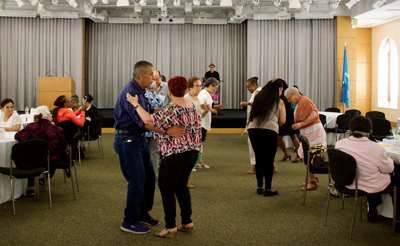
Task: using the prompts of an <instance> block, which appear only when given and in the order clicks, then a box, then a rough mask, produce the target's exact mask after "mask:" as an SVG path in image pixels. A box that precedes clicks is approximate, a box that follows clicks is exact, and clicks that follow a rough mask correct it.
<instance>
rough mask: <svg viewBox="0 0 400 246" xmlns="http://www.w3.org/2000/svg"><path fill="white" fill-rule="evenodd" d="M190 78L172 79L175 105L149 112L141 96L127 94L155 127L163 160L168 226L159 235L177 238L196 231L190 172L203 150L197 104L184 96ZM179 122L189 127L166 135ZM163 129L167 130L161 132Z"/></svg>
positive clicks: (161, 182)
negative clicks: (179, 218) (177, 135)
mask: <svg viewBox="0 0 400 246" xmlns="http://www.w3.org/2000/svg"><path fill="white" fill-rule="evenodd" d="M187 86H188V84H187V82H186V79H185V78H184V77H182V76H175V77H173V78H171V79H170V80H169V81H168V96H169V98H171V100H172V102H173V105H172V106H167V107H166V108H163V109H162V110H161V111H159V112H156V113H154V114H151V115H150V114H149V113H147V111H146V110H145V109H143V108H142V107H141V106H140V104H139V103H138V97H137V95H135V96H131V95H129V94H127V100H128V101H129V102H130V103H131V104H132V105H133V107H134V108H135V109H136V111H137V113H138V114H139V116H140V118H141V119H142V120H143V122H144V123H145V124H146V128H147V129H149V130H154V133H155V136H156V140H157V144H158V149H159V150H160V152H161V155H162V160H161V165H160V173H159V177H158V186H159V187H160V192H161V196H162V201H163V206H164V214H165V229H163V230H162V231H160V232H159V233H157V234H156V236H159V237H175V234H176V232H177V231H183V232H192V230H193V223H192V220H191V214H192V205H191V200H190V193H189V189H188V187H187V182H188V180H189V176H190V173H191V172H192V169H193V166H194V164H195V163H196V161H197V158H198V155H199V152H200V150H201V124H200V119H199V114H198V112H197V110H196V106H194V105H193V103H191V102H189V101H187V100H185V99H184V97H183V96H184V95H185V91H186V89H187ZM174 125H179V126H181V128H184V129H185V130H186V132H185V134H184V135H183V137H181V138H173V137H170V136H168V135H166V130H167V129H169V128H171V127H173V126H174ZM159 129H160V130H162V131H165V133H160V132H159ZM175 195H176V198H177V199H178V202H179V207H180V209H181V216H182V224H181V225H180V226H178V227H176V224H175V217H176V201H175Z"/></svg>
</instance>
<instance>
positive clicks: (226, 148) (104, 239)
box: [0, 134, 400, 245]
mask: <svg viewBox="0 0 400 246" xmlns="http://www.w3.org/2000/svg"><path fill="white" fill-rule="evenodd" d="M103 138H104V141H103V142H104V160H103V159H101V153H99V152H98V149H97V144H93V145H92V161H91V162H90V161H89V158H88V156H86V157H87V158H86V159H85V160H83V162H82V165H81V166H78V167H77V168H78V178H79V186H80V192H78V193H77V200H74V199H73V194H72V188H71V181H70V180H69V179H68V180H67V183H64V179H63V176H62V172H60V171H57V172H56V175H55V177H54V178H53V179H52V180H51V184H52V198H53V208H52V209H49V206H48V195H47V194H46V193H44V192H43V191H42V192H41V196H40V200H39V201H34V199H33V198H32V197H22V198H20V199H19V200H17V201H16V211H17V215H16V216H13V215H12V205H11V202H8V203H5V204H1V205H0V245H399V244H400V243H399V242H400V239H399V238H400V234H398V235H396V237H393V235H392V233H391V220H390V219H385V218H382V217H380V218H379V219H378V221H377V222H376V223H369V222H368V221H367V211H366V199H365V198H364V199H363V210H364V211H363V220H362V221H360V219H359V218H360V210H359V206H358V212H357V217H356V222H355V227H354V228H355V229H354V236H353V240H352V241H350V240H349V239H348V238H349V232H350V223H351V215H352V206H353V203H354V198H346V200H345V209H344V210H342V209H341V200H340V199H338V198H332V199H331V205H330V211H329V217H328V226H324V225H323V222H324V215H325V206H326V184H327V177H326V175H320V176H319V178H320V182H321V184H322V185H321V186H320V187H319V189H318V190H316V191H310V192H308V193H307V202H306V206H305V207H303V206H302V204H303V192H302V191H301V184H302V183H303V182H304V178H305V169H304V166H303V165H302V164H300V163H298V164H293V163H290V162H289V161H287V162H279V161H278V160H279V159H280V158H281V157H282V152H281V151H280V150H278V152H277V155H276V160H277V161H276V167H277V168H278V170H279V171H278V173H277V174H276V175H275V176H274V179H273V188H274V189H276V190H278V191H279V195H278V196H275V197H263V196H258V195H256V191H255V190H256V180H255V175H248V174H245V171H247V170H249V169H250V168H251V166H250V164H249V158H248V147H247V135H244V136H240V134H225V135H220V134H209V135H208V136H207V141H206V143H205V145H204V146H205V152H204V162H205V163H206V164H208V165H210V166H211V168H210V169H200V170H198V171H197V172H194V173H193V174H192V175H191V178H190V179H191V180H192V181H193V183H194V184H195V186H196V188H194V189H191V190H190V191H191V196H192V208H193V217H192V219H193V222H194V224H195V230H194V231H193V234H183V233H179V234H178V235H177V238H175V239H160V238H157V237H155V236H154V233H155V232H158V231H159V230H161V229H162V228H163V225H164V223H163V222H162V223H161V224H160V225H159V226H155V227H153V228H152V231H151V233H149V234H145V235H134V234H130V233H126V232H121V231H120V229H119V227H120V225H121V222H122V219H123V211H124V207H125V201H126V190H127V188H126V187H127V182H126V181H125V179H124V178H123V176H122V173H121V170H120V167H119V161H118V155H116V153H115V151H114V149H113V141H114V136H113V135H112V134H104V136H103ZM291 153H292V157H294V156H295V154H294V153H293V152H291ZM178 211H179V210H178ZM151 215H152V216H153V217H155V218H157V219H160V220H162V219H163V209H162V205H161V196H160V192H159V190H158V187H157V188H156V193H155V197H154V207H153V210H152V212H151ZM178 215H179V212H178ZM179 222H180V220H179V216H178V218H177V223H179Z"/></svg>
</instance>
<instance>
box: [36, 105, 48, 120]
mask: <svg viewBox="0 0 400 246" xmlns="http://www.w3.org/2000/svg"><path fill="white" fill-rule="evenodd" d="M50 117H51V113H50V110H49V108H48V107H47V106H40V107H37V108H35V116H34V120H35V122H38V121H40V120H41V119H45V120H50V119H51V118H50Z"/></svg>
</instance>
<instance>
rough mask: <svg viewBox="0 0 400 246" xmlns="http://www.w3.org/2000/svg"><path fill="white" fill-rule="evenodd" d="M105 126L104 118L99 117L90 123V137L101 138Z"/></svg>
mask: <svg viewBox="0 0 400 246" xmlns="http://www.w3.org/2000/svg"><path fill="white" fill-rule="evenodd" d="M102 125H103V117H97V118H94V119H93V120H91V121H90V123H89V131H90V132H89V134H90V136H94V137H97V136H101V127H102Z"/></svg>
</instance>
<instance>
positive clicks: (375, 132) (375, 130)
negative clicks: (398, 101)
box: [371, 118, 393, 141]
mask: <svg viewBox="0 0 400 246" xmlns="http://www.w3.org/2000/svg"><path fill="white" fill-rule="evenodd" d="M371 121H372V136H373V137H374V138H376V139H378V140H381V141H382V139H384V138H386V137H388V136H392V135H393V133H392V125H391V124H390V121H388V120H385V119H380V118H372V119H371Z"/></svg>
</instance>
